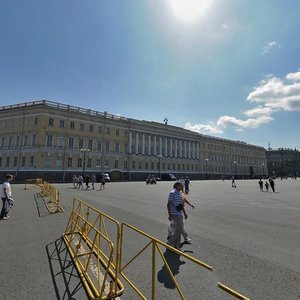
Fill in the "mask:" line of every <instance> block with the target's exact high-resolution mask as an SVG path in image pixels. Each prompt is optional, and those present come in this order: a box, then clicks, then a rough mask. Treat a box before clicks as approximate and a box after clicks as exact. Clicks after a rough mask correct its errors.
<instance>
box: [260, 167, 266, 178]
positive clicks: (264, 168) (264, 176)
mask: <svg viewBox="0 0 300 300" xmlns="http://www.w3.org/2000/svg"><path fill="white" fill-rule="evenodd" d="M261 165H262V168H263V176H264V178H265V164H264V163H263V164H261Z"/></svg>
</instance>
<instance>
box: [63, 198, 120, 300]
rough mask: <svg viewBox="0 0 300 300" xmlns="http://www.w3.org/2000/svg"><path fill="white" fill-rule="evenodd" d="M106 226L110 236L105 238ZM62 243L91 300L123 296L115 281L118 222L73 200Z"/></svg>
mask: <svg viewBox="0 0 300 300" xmlns="http://www.w3.org/2000/svg"><path fill="white" fill-rule="evenodd" d="M108 223H109V224H108ZM108 226H113V230H112V231H113V232H114V235H115V236H114V237H110V236H109V232H110V231H111V230H110V229H108ZM64 240H65V242H66V245H67V248H68V250H69V252H70V254H71V257H72V259H73V261H74V263H75V265H76V268H77V270H78V272H79V274H80V276H81V278H82V281H83V283H84V285H85V287H86V290H87V292H88V295H89V297H90V298H91V299H113V298H115V297H117V296H119V295H121V294H123V292H124V286H123V285H122V283H121V281H120V280H119V278H118V269H119V256H120V253H119V249H120V246H119V241H120V225H119V222H118V221H116V220H114V219H113V218H111V217H110V216H108V215H106V214H104V213H102V212H101V211H99V210H97V209H94V208H93V207H91V206H90V205H88V204H86V203H84V202H82V201H81V200H79V199H76V198H74V200H73V209H72V212H71V216H70V219H69V222H68V225H67V228H66V231H65V233H64ZM112 240H115V241H116V247H115V246H114V243H113V241H112ZM95 260H96V263H95ZM101 267H103V268H101ZM102 269H103V271H102V272H101V270H102ZM108 277H110V278H111V279H112V280H111V282H110V283H108V282H107V280H108Z"/></svg>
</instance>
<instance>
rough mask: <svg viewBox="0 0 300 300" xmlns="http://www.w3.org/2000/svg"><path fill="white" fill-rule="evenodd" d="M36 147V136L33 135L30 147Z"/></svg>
mask: <svg viewBox="0 0 300 300" xmlns="http://www.w3.org/2000/svg"><path fill="white" fill-rule="evenodd" d="M35 145H36V135H35V134H34V135H33V136H32V147H34V146H35Z"/></svg>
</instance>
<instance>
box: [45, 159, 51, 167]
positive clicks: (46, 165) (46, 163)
mask: <svg viewBox="0 0 300 300" xmlns="http://www.w3.org/2000/svg"><path fill="white" fill-rule="evenodd" d="M50 166H51V157H47V158H46V159H45V160H44V167H46V168H50Z"/></svg>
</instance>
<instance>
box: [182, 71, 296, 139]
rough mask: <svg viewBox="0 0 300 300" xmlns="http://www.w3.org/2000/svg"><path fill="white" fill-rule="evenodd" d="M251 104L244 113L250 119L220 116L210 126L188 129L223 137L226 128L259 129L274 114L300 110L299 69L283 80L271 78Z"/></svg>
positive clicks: (257, 90)
mask: <svg viewBox="0 0 300 300" xmlns="http://www.w3.org/2000/svg"><path fill="white" fill-rule="evenodd" d="M247 101H248V102H249V103H256V104H257V106H256V107H254V108H252V109H249V110H247V111H245V112H244V115H245V116H246V117H248V118H247V119H245V120H243V119H238V118H236V117H234V116H226V115H225V116H221V117H219V119H218V120H217V121H215V122H209V124H194V125H193V124H191V123H190V122H189V123H187V124H186V125H185V128H187V129H190V130H192V131H196V132H199V133H211V134H221V133H223V132H224V129H225V128H228V127H232V128H234V129H235V130H237V131H243V130H245V129H249V128H258V127H260V126H262V125H264V124H268V123H270V122H272V121H273V120H274V118H273V117H272V115H273V114H274V113H276V112H279V111H289V112H290V111H300V70H299V71H297V72H295V73H289V74H287V75H286V76H285V78H284V79H280V78H277V77H275V76H273V75H268V76H267V77H266V79H264V80H262V81H261V82H260V84H259V86H257V87H254V88H253V91H252V92H251V93H250V94H249V95H248V97H247Z"/></svg>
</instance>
